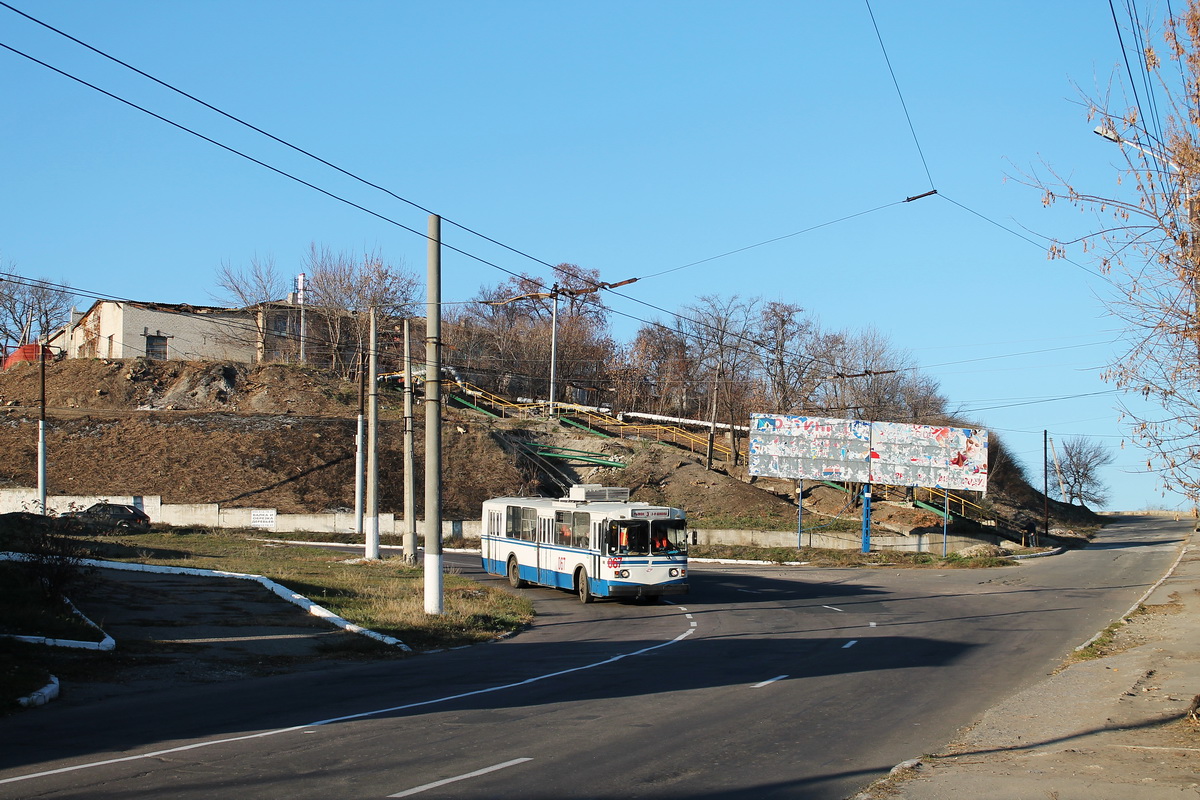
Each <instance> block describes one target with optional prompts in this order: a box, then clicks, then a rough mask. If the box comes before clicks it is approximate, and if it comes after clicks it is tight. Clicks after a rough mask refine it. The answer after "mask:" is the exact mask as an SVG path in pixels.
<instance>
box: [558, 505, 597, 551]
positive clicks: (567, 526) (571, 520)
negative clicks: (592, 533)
mask: <svg viewBox="0 0 1200 800" xmlns="http://www.w3.org/2000/svg"><path fill="white" fill-rule="evenodd" d="M591 519H592V515H591V514H589V513H588V512H586V511H555V512H554V543H555V544H560V545H564V546H566V547H578V548H581V549H583V550H586V549H587V546H588V528H589V527H591Z"/></svg>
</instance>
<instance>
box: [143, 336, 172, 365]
mask: <svg viewBox="0 0 1200 800" xmlns="http://www.w3.org/2000/svg"><path fill="white" fill-rule="evenodd" d="M146 358H152V359H154V360H155V361H166V360H167V337H165V336H150V335H147V336H146Z"/></svg>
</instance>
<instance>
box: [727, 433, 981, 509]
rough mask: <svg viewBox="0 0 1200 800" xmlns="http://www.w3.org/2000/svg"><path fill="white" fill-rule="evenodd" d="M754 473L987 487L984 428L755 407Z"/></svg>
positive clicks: (751, 441) (893, 482) (918, 484)
mask: <svg viewBox="0 0 1200 800" xmlns="http://www.w3.org/2000/svg"><path fill="white" fill-rule="evenodd" d="M750 474H751V475H762V476H766V477H773V478H804V479H807V480H828V481H851V482H857V483H884V484H890V485H893V486H928V487H934V488H938V489H958V490H964V489H965V490H970V491H975V492H985V491H987V431H982V430H972V429H971V428H953V427H949V426H944V425H907V424H904V423H899V422H865V421H862V420H852V419H829V418H825V417H800V416H792V415H787V414H752V415H751V417H750Z"/></svg>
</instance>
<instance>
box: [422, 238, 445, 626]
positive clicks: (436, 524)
mask: <svg viewBox="0 0 1200 800" xmlns="http://www.w3.org/2000/svg"><path fill="white" fill-rule="evenodd" d="M428 238H429V251H428V262H429V263H428V270H427V277H426V283H427V285H426V287H425V295H426V297H425V301H426V302H425V613H426V614H441V613H442V608H443V606H442V353H441V342H442V243H441V238H442V218H441V217H439V216H437V215H436V214H430V215H429V237H428Z"/></svg>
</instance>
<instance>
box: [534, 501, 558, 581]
mask: <svg viewBox="0 0 1200 800" xmlns="http://www.w3.org/2000/svg"><path fill="white" fill-rule="evenodd" d="M553 531H554V520H553V519H547V518H545V517H538V526H537V570H538V578H537V580H538V583H540V584H542V585H543V586H546V585H549V586H553V585H554V584H555V581H554V572H553V570H552V569H551V564H550V563H549V562H550V559H551V557H553V555H554V551H553V550H551V549H550V547H549V545H550V543H551V541H552V540H551V536H552V534H553Z"/></svg>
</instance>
